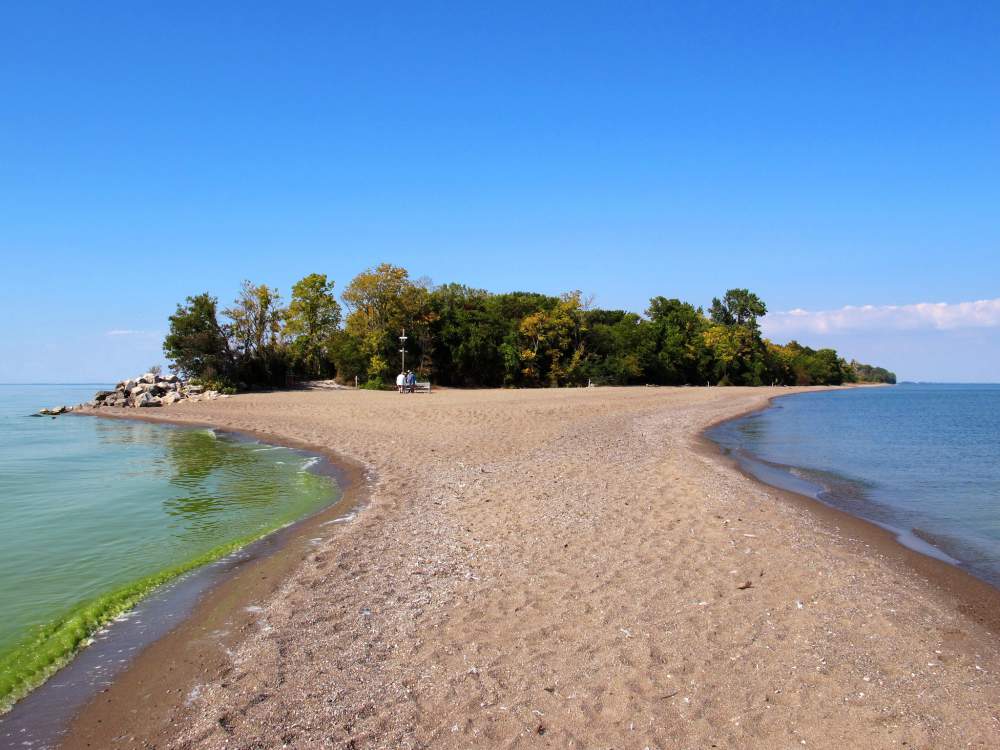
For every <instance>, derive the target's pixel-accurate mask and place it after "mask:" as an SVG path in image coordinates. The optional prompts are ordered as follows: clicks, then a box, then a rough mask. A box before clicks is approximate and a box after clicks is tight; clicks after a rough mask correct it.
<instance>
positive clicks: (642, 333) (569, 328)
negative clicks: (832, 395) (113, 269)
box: [163, 263, 896, 387]
mask: <svg viewBox="0 0 1000 750" xmlns="http://www.w3.org/2000/svg"><path fill="white" fill-rule="evenodd" d="M341 299H342V300H343V303H344V308H346V310H347V316H346V318H343V320H342V309H341V305H340V303H339V302H338V301H337V298H336V296H335V295H334V283H333V281H328V280H327V278H326V276H324V275H322V274H310V275H309V276H306V277H305V278H304V279H302V280H301V281H299V282H298V283H297V284H295V285H294V286H293V287H292V298H291V301H290V303H289V305H288V306H287V307H284V306H283V305H282V301H281V296H280V294H279V293H278V291H277V290H276V289H273V288H271V287H268V286H266V285H260V286H257V285H254V284H251V283H250V282H248V281H247V282H244V284H243V287H242V289H241V291H240V293H239V295H238V296H237V298H236V300H235V302H234V303H233V306H232V307H229V308H227V309H225V310H223V311H222V315H223V316H224V318H223V322H220V321H219V317H218V312H217V307H218V305H217V301H216V299H215V298H213V297H211V296H210V295H208V294H200V295H197V296H195V297H189V298H188V299H187V301H186V303H185V304H183V305H178V307H177V312H176V313H174V315H172V316H171V317H170V332H169V333H168V335H167V338H166V340H165V341H164V346H163V349H164V352H165V353H166V355H167V357H168V358H169V359H170V360H171V361H172V362H173V369H174V370H175V371H177V372H179V373H181V374H183V375H185V376H187V377H192V378H197V379H201V380H206V381H213V382H216V383H218V384H220V385H222V386H230V387H248V386H272V385H286V384H289V383H291V382H294V381H297V380H308V379H315V378H327V377H336V378H338V379H339V380H341V381H343V382H354V380H355V378H357V379H358V381H359V382H361V383H364V384H366V385H367V386H369V387H381V386H382V384H384V383H389V382H392V381H393V379H394V377H395V374H396V372H398V368H399V361H400V352H399V349H400V339H399V337H400V336H401V335H402V332H403V331H404V330H405V332H406V336H407V339H406V356H407V360H406V362H407V367H409V368H412V369H414V370H415V371H416V372H417V373H418V375H419V376H420V377H422V378H430V379H432V380H433V381H434V382H435V383H438V384H441V385H453V386H464V387H475V386H487V387H496V386H509V387H535V386H552V387H556V386H579V385H587V384H588V383H594V384H598V385H630V384H657V385H688V384H691V385H706V384H711V385H770V384H784V385H839V384H841V383H848V382H880V383H894V382H895V381H896V376H895V375H894V374H893V373H891V372H889V371H887V370H885V369H883V368H880V367H873V366H871V365H864V364H860V363H858V362H854V361H852V362H846V361H845V360H844V359H843V358H841V357H840V356H838V355H837V352H835V351H834V350H833V349H819V350H814V349H810V348H809V347H807V346H802V345H801V344H799V343H798V342H795V341H791V342H789V343H788V344H785V345H783V346H782V345H779V344H775V343H772V342H771V341H768V340H767V339H765V338H763V337H762V336H761V332H760V323H759V321H760V318H762V317H763V316H765V315H766V314H767V306H766V305H765V304H764V302H763V301H762V300H761V299H760V298H759V297H758V296H757V295H756V294H753V293H752V292H751V291H749V290H748V289H730V290H729V291H727V292H726V293H725V294H724V295H723V296H722V297H721V298H716V299H714V300H712V305H711V306H710V307H709V310H708V314H707V315H706V314H705V312H704V311H703V310H702V309H701V308H700V307H695V306H694V305H691V304H689V303H687V302H682V301H681V300H679V299H668V298H665V297H654V298H653V299H651V300H650V301H649V307H648V308H647V309H646V311H645V314H644V315H637V314H636V313H632V312H626V311H624V310H601V309H598V308H595V307H593V306H592V305H590V304H589V303H588V301H586V300H584V299H583V298H582V297H581V295H580V293H579V292H570V293H568V294H564V295H561V296H559V297H553V296H549V295H544V294H536V293H533V292H509V293H506V294H492V293H490V292H486V291H484V290H482V289H471V288H469V287H466V286H463V285H461V284H443V285H441V286H431V285H430V284H429V283H425V282H418V281H414V280H413V279H411V278H410V275H409V273H407V271H406V270H405V269H403V268H399V267H398V266H393V265H390V264H388V263H384V264H382V265H380V266H378V267H377V268H373V269H368V270H366V271H364V272H362V273H360V274H358V276H356V277H355V278H354V280H353V281H351V283H350V284H349V285H348V286H347V287H346V288H345V290H344V292H343V294H342V295H341Z"/></svg>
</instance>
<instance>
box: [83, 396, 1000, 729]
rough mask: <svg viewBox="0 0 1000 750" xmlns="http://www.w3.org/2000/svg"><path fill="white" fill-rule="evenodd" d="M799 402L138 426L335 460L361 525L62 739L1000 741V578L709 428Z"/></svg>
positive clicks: (246, 573)
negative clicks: (972, 572)
mask: <svg viewBox="0 0 1000 750" xmlns="http://www.w3.org/2000/svg"><path fill="white" fill-rule="evenodd" d="M795 390H808V389H790V388H778V389H767V388H756V389H750V388H677V389H674V388H595V389H573V390H521V391H513V390H512V391H499V390H498V391H490V390H483V391H455V390H444V391H438V392H435V393H433V394H431V395H429V396H428V395H406V396H401V395H399V394H396V393H386V392H364V391H318V390H317V391H296V392H280V393H262V394H247V395H240V396H236V397H232V398H229V399H222V400H219V401H215V402H209V403H204V402H203V403H182V404H179V405H175V406H173V407H169V408H163V409H158V410H151V409H150V410H141V411H142V416H143V417H144V418H148V419H154V420H155V419H163V420H170V421H175V422H182V423H183V422H189V423H196V424H208V425H213V426H217V427H221V428H226V429H231V430H237V431H242V432H248V433H253V434H256V435H259V436H261V437H264V438H265V439H269V440H272V441H275V442H280V443H285V444H290V445H296V446H308V447H311V448H313V449H316V450H321V451H324V452H328V453H330V454H332V455H334V456H335V457H337V458H338V460H340V461H341V463H342V464H343V466H344V467H345V471H346V472H347V473H346V475H345V476H347V477H348V487H347V493H348V494H349V495H351V497H352V502H360V503H361V505H362V506H364V509H363V510H361V511H360V512H359V513H358V514H357V515H356V517H355V518H354V519H353V520H350V521H348V522H343V523H341V522H337V523H334V522H331V519H328V518H325V517H318V518H316V519H313V520H312V521H310V522H309V523H306V524H303V525H302V527H301V529H300V530H299V533H298V535H297V537H296V541H295V542H294V543H289V544H288V545H287V546H286V547H285V548H284V549H283V551H282V552H280V553H277V554H275V555H273V556H271V557H269V558H266V559H262V560H259V561H255V562H254V563H253V564H250V565H248V566H246V568H245V569H244V570H243V571H241V572H240V574H238V575H237V576H236V577H234V579H233V580H231V581H230V582H228V583H227V584H225V585H224V586H223V587H220V588H221V589H222V590H220V591H216V592H213V594H212V595H211V596H209V597H207V598H206V601H204V602H203V603H202V604H201V605H200V606H199V609H198V611H196V613H195V614H194V616H192V618H191V619H190V620H189V621H188V622H186V623H185V624H184V625H182V626H181V627H180V628H178V629H177V630H176V631H174V632H173V633H172V634H171V635H169V636H167V637H166V638H164V639H162V640H161V641H160V642H158V643H157V644H155V645H154V646H153V647H151V648H149V649H147V651H146V652H144V653H143V654H142V655H140V656H139V657H138V658H137V659H136V660H135V662H134V663H133V664H132V666H131V667H130V668H129V669H128V670H127V672H126V673H125V674H124V675H123V676H122V677H121V678H120V679H118V680H117V681H116V682H115V684H114V685H112V686H111V687H110V688H109V689H108V690H107V691H106V692H103V693H101V694H100V695H99V696H98V697H97V699H95V700H94V701H93V702H92V703H91V704H90V705H89V706H88V707H87V709H85V710H84V711H83V713H82V714H81V715H80V716H79V717H78V719H77V721H76V722H75V724H74V725H73V726H72V728H71V732H70V735H69V736H68V738H67V740H66V742H65V745H64V747H66V748H84V747H89V748H112V747H144V748H152V747H155V748H272V747H274V748H277V747H295V748H314V747H336V748H356V749H359V748H468V747H484V748H493V747H497V748H514V747H573V748H707V747H720V748H747V747H755V748H757V747H759V748H792V747H820V748H826V747H830V748H833V747H836V748H845V747H865V748H871V747H876V748H881V747H887V748H888V747H917V748H956V747H996V746H997V743H998V738H1000V708H998V707H1000V648H998V645H1000V638H998V630H997V628H1000V607H998V606H997V605H998V604H1000V595H998V592H997V591H996V590H995V589H992V588H990V587H989V586H987V585H986V584H983V583H980V582H978V581H976V580H975V579H972V578H971V577H969V576H967V575H965V574H964V573H962V572H961V571H958V570H957V569H953V568H949V567H948V566H946V565H945V564H943V563H940V562H937V561H934V560H930V559H928V558H923V557H920V556H919V555H916V554H915V553H912V552H909V551H907V550H905V549H904V548H902V547H900V546H899V545H897V544H895V542H894V541H893V540H892V539H891V537H890V536H889V535H888V534H886V533H885V532H882V531H880V530H879V529H877V528H875V527H872V526H870V525H868V524H866V523H864V522H861V521H857V520H855V519H852V518H850V517H848V516H845V515H843V514H841V513H838V512H836V511H833V510H830V509H826V508H824V507H823V506H820V505H819V504H817V503H813V502H811V501H807V500H805V499H802V498H798V497H796V496H792V495H789V494H787V493H783V492H781V491H779V490H775V489H771V488H768V487H766V486H764V485H761V484H760V483H758V482H756V481H754V480H752V479H750V478H748V477H746V476H744V475H743V474H742V473H740V472H739V471H738V470H737V469H736V468H735V467H734V466H732V465H730V463H729V462H727V460H726V459H724V458H723V457H721V456H720V455H719V454H718V452H717V451H715V450H714V449H712V447H711V446H709V445H707V444H706V443H705V441H704V440H703V439H702V438H701V437H700V432H701V431H702V430H703V429H704V428H706V427H707V426H709V425H710V424H712V423H715V422H717V421H719V420H723V419H727V418H731V417H734V416H736V415H739V414H741V413H745V412H747V411H751V410H754V409H759V408H762V407H764V406H765V405H766V404H767V400H768V399H769V398H771V397H773V396H775V395H785V394H788V393H792V392H794V391H795ZM138 411H139V410H135V412H138ZM135 412H133V411H132V410H129V411H128V416H132V415H133V414H134V413H135Z"/></svg>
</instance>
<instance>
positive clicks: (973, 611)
mask: <svg viewBox="0 0 1000 750" xmlns="http://www.w3.org/2000/svg"><path fill="white" fill-rule="evenodd" d="M713 390H714V389H713ZM797 392H801V391H797ZM634 395H635V396H636V397H637V398H638V396H639V393H638V392H637V393H635V394H634ZM713 395H715V394H713ZM784 395H791V394H785V393H779V394H775V395H773V396H769V397H768V398H767V399H766V402H764V403H763V405H761V402H762V399H763V397H764V394H759V395H755V394H751V396H746V394H745V392H744V393H743V394H739V393H738V392H737V391H733V400H735V399H737V397H739V398H744V397H745V398H747V399H748V400H750V401H752V402H753V403H752V404H751V405H750V406H749V407H747V408H745V409H743V410H742V411H739V412H737V413H733V412H731V411H730V412H729V413H727V414H725V415H724V416H722V417H721V418H719V419H717V420H714V421H712V422H711V423H708V424H702V425H701V426H700V429H699V430H697V431H695V432H694V433H692V434H690V435H688V438H687V439H688V440H690V444H691V447H692V449H693V453H695V454H696V455H700V456H701V457H702V458H704V459H706V460H708V461H710V462H712V463H713V464H715V465H717V466H720V467H723V471H725V470H727V469H736V471H735V472H732V473H733V474H736V475H738V476H740V477H742V478H743V479H744V480H749V481H750V482H751V483H752V484H753V485H754V486H757V487H760V488H764V490H765V494H767V495H771V496H777V497H778V498H779V499H781V500H784V501H787V505H788V506H789V507H791V508H795V509H797V510H798V511H800V512H803V513H805V514H806V516H808V517H809V518H811V519H812V520H813V521H816V522H818V524H819V525H820V526H823V527H825V528H826V529H827V530H828V531H829V533H830V534H831V535H832V536H836V537H839V538H840V541H838V542H837V544H838V545H842V546H844V547H845V548H849V549H850V551H851V554H852V555H859V556H861V557H862V558H863V559H866V560H868V561H869V562H871V563H873V564H874V565H875V566H876V567H879V568H882V567H886V568H889V569H890V570H891V571H897V572H899V573H903V574H904V576H907V577H908V578H910V579H912V580H911V581H910V584H911V587H912V585H927V584H929V585H930V586H931V588H932V593H931V597H932V599H937V600H939V601H944V602H946V606H947V607H948V608H950V609H953V610H954V611H955V612H956V613H957V614H958V615H959V616H961V617H963V618H968V619H970V620H973V621H975V622H976V623H978V624H979V625H980V626H982V627H984V628H986V629H988V630H989V632H987V635H990V633H996V632H998V630H997V629H998V627H1000V618H998V617H997V615H995V614H994V613H995V612H997V611H998V608H996V604H997V603H998V602H1000V592H998V591H997V590H996V589H994V588H993V587H991V586H989V585H988V584H986V583H984V582H982V581H980V580H979V579H976V578H974V577H973V576H971V575H970V574H968V573H966V572H965V571H962V570H960V569H958V568H954V567H953V566H950V565H947V564H946V563H942V562H940V561H937V560H934V559H932V558H927V557H925V556H923V555H920V554H919V553H917V552H914V551H912V550H909V549H908V548H906V547H904V546H903V545H901V544H900V543H899V542H898V541H897V540H896V539H895V538H894V537H893V536H892V535H891V534H890V533H889V532H887V531H886V530H884V529H882V528H880V527H877V526H875V525H873V524H870V523H868V522H866V521H863V520H862V519H859V518H856V517H854V516H850V515H849V514H847V513H845V512H843V511H839V510H836V509H834V508H831V507H829V506H826V505H824V504H822V503H821V502H820V501H818V500H815V499H812V498H808V497H805V496H801V495H797V494H795V493H792V492H788V491H785V490H781V489H780V488H775V487H772V486H771V485H767V484H765V483H763V482H761V481H760V480H757V479H756V478H754V477H752V476H750V475H748V474H746V473H745V472H743V471H742V470H741V468H740V467H739V466H738V464H737V462H736V461H735V460H734V459H732V458H731V457H728V456H726V455H725V454H724V453H723V452H722V450H721V447H720V446H718V445H717V444H716V443H714V441H711V440H710V439H709V438H708V437H707V436H706V435H705V434H704V433H705V431H707V430H708V429H709V428H710V427H711V426H713V425H714V424H717V423H719V422H722V421H730V420H732V419H737V418H740V417H742V416H745V415H746V414H749V413H752V412H755V411H760V410H762V409H766V408H768V406H769V405H770V402H771V400H773V398H775V397H779V396H784ZM515 397H516V396H511V398H515ZM489 398H492V397H489ZM499 398H506V397H499ZM538 398H541V397H538ZM533 399H534V397H531V398H529V399H528V401H532V400H533ZM660 408H661V409H662V407H660ZM199 411H201V410H199ZM108 416H112V415H108ZM114 416H115V417H117V416H118V415H114ZM191 416H194V415H191ZM136 417H138V418H145V419H147V420H148V421H155V422H163V421H168V422H172V423H177V424H182V425H185V426H190V425H193V424H197V425H198V426H204V427H211V428H213V429H221V430H227V431H235V432H242V433H245V434H252V435H253V436H254V437H257V438H259V439H262V440H264V441H266V442H270V443H274V444H281V445H287V446H290V447H295V448H299V449H305V450H309V451H311V452H322V453H324V454H325V455H327V456H335V457H336V460H337V461H344V460H346V459H345V457H344V456H342V455H339V454H337V453H334V452H333V451H331V450H330V449H329V448H322V446H321V445H320V444H318V443H311V442H308V441H305V440H301V439H296V438H294V437H292V436H290V435H285V434H279V433H278V432H271V431H268V430H248V429H245V426H244V427H238V428H235V427H232V426H231V424H230V423H228V422H227V421H226V420H221V421H220V420H218V419H213V418H208V419H201V420H198V421H197V422H195V421H193V420H187V419H183V420H178V421H176V422H174V420H170V419H164V418H163V417H160V416H158V415H149V416H148V417H146V416H145V415H142V416H140V415H135V417H133V416H132V415H128V416H124V415H122V417H121V418H136ZM355 468H356V470H358V471H359V472H362V473H363V471H364V469H363V468H361V464H359V463H355ZM359 476H361V474H359ZM371 484H372V485H374V484H375V482H374V481H372V483H371ZM355 486H356V485H355ZM348 491H349V490H348V488H347V487H345V488H344V497H345V498H346V497H347V494H348ZM486 502H489V500H486ZM391 505H393V504H390V506H391ZM626 505H628V503H626ZM393 510H394V508H393V507H386V508H382V509H381V510H380V511H379V513H377V514H376V516H377V517H373V518H368V519H366V526H368V530H372V527H373V526H374V527H376V530H377V526H378V525H379V524H381V523H384V522H385V521H386V519H387V518H388V517H389V516H387V515H386V513H390V514H391V513H392V512H393ZM718 517H719V518H721V516H718ZM741 520H742V519H741ZM306 536H308V533H307V532H303V533H300V534H299V535H298V544H297V545H296V546H297V550H296V553H294V554H284V555H283V562H282V564H281V565H280V566H278V568H277V569H267V570H263V569H262V570H261V571H260V572H262V573H264V574H265V575H269V576H270V577H271V578H272V580H271V581H270V583H269V584H268V585H264V586H262V587H259V588H253V589H251V588H247V587H248V586H251V587H252V586H254V584H255V582H256V581H257V578H258V576H256V575H254V574H253V573H252V572H251V574H250V575H242V576H241V575H240V574H237V575H236V576H234V577H233V578H232V579H231V580H230V581H228V582H227V583H226V584H222V585H220V587H219V589H218V590H213V591H212V592H210V593H209V594H207V595H206V596H205V597H204V598H203V601H202V602H201V603H200V605H199V607H198V611H196V612H195V613H193V614H192V616H191V617H189V618H188V619H187V620H186V621H185V622H184V623H183V624H182V625H181V626H179V627H178V628H176V629H175V630H173V631H172V632H171V633H170V634H168V635H167V636H165V637H164V638H163V639H160V640H159V641H157V642H156V643H155V644H154V645H153V646H151V647H150V648H149V649H148V650H147V651H146V652H144V653H143V654H140V655H139V656H138V657H137V658H136V660H135V661H134V662H133V664H132V665H131V666H130V668H129V669H128V670H127V672H126V673H125V674H124V675H123V676H122V677H121V678H119V679H118V680H116V682H115V684H114V685H112V687H111V689H110V690H109V694H106V695H104V696H102V697H101V700H100V701H94V702H93V703H92V704H91V705H89V706H87V707H86V708H85V709H84V711H82V712H81V713H80V714H79V715H78V716H77V718H76V720H75V721H74V722H73V724H72V725H71V730H72V733H71V735H70V736H69V737H68V738H67V741H66V742H65V743H64V744H63V745H62V747H67V748H75V747H87V746H90V747H94V746H110V743H112V742H113V741H114V740H115V738H120V737H122V736H124V735H123V732H122V730H125V731H126V732H135V733H134V734H128V735H127V736H129V737H130V738H133V737H139V736H141V737H148V738H156V739H157V741H159V742H164V743H166V742H168V741H169V740H170V739H171V738H175V737H177V736H180V733H179V731H178V730H177V728H176V726H175V722H176V721H177V717H178V716H180V715H184V714H187V715H190V714H191V711H190V710H188V709H185V708H184V707H183V706H178V703H180V702H182V701H181V696H180V692H179V691H183V690H185V689H188V688H190V687H191V685H195V686H198V685H201V684H202V681H203V680H206V678H207V680H206V681H208V682H211V681H218V680H220V679H221V680H222V683H221V684H222V686H223V687H225V685H226V677H225V675H226V674H229V673H231V672H232V670H233V664H232V659H231V658H230V656H229V655H226V654H222V653H219V651H218V650H213V649H211V648H207V647H206V644H205V643H204V640H205V638H204V636H205V633H206V632H210V631H211V630H212V629H216V630H217V629H219V627H218V626H220V625H222V624H225V625H227V627H228V629H229V630H230V631H236V632H237V633H238V635H236V636H234V637H232V638H231V640H230V641H228V642H227V643H228V644H229V645H232V646H236V645H237V644H238V642H239V641H240V640H243V639H245V638H247V637H250V636H251V635H253V634H255V633H256V630H257V626H255V624H254V621H255V617H254V616H253V615H252V614H250V615H249V616H247V614H245V613H244V610H245V608H246V606H247V604H246V603H247V602H254V601H262V600H263V599H266V598H267V597H269V596H273V595H275V594H276V592H277V591H278V590H279V589H281V588H282V587H285V588H287V587H288V586H291V587H292V588H296V587H297V584H298V582H297V581H296V580H295V578H293V577H292V574H293V573H296V572H300V573H301V572H302V568H301V566H302V565H304V564H306V558H308V557H310V555H312V558H316V559H318V558H321V557H323V556H325V555H326V554H327V553H326V552H315V551H314V549H312V548H310V547H308V546H303V542H307V541H308V540H305V539H304V537H306ZM744 536H751V537H752V536H755V535H754V534H745V535H744ZM331 543H332V544H333V545H336V539H334V540H332V542H331ZM320 567H322V565H320ZM246 572H247V571H243V573H244V574H245V573H246ZM734 572H735V571H734ZM761 575H763V572H762V573H761ZM273 579H279V580H273ZM473 580H475V579H473ZM286 584H287V585H286ZM344 593H347V592H344ZM991 604H992V606H990V605H991ZM234 618H235V619H234ZM233 626H234V627H233ZM254 637H255V638H256V636H254ZM970 638H971V639H972V640H971V641H970V640H969V639H970ZM257 639H258V640H259V638H257ZM946 641H947V642H948V643H949V646H950V647H951V646H955V647H961V648H962V649H963V650H966V649H968V648H973V647H974V648H977V649H979V650H984V649H982V648H980V647H979V645H976V644H981V645H983V646H993V645H995V644H990V643H985V642H982V641H981V640H980V639H979V637H976V636H973V635H972V634H969V633H965V634H962V635H957V636H955V637H950V640H949V639H946ZM199 643H200V644H201V645H199ZM354 666H355V667H358V668H364V665H363V664H362V665H360V666H359V665H357V664H355V665H354ZM345 671H346V665H345ZM262 695H263V694H262ZM186 700H188V702H189V703H190V702H192V701H191V696H190V695H188V697H187V699H186ZM202 700H203V699H196V700H195V701H194V702H195V703H198V702H200V701H202ZM208 700H209V701H212V702H214V699H213V698H209V699H208ZM208 705H211V703H209V704H205V707H206V708H207V706H208ZM387 710H388V709H387ZM137 711H140V712H142V714H143V716H142V718H141V719H138V720H137V719H136V718H135V715H136V712H137ZM248 711H249V710H248V709H243V711H241V713H240V714H239V715H238V716H237V715H233V714H232V713H224V714H223V715H222V718H220V719H219V720H218V721H217V722H216V721H214V720H213V721H212V722H211V725H214V730H212V729H211V728H210V726H211V725H205V724H204V722H202V725H203V728H202V729H201V730H200V732H201V733H200V734H198V735H193V734H192V733H191V732H188V733H187V734H186V735H184V736H186V737H188V739H187V740H186V741H187V742H190V741H191V739H190V738H191V737H193V736H198V737H201V738H202V740H204V741H206V742H208V739H207V738H209V737H211V735H212V732H213V731H214V732H215V733H216V734H219V733H220V732H221V735H220V736H221V737H222V738H231V737H234V736H241V735H240V734H239V731H240V730H239V729H238V728H237V724H238V722H240V721H243V713H247V712H248ZM359 715H361V714H359ZM130 716H131V719H130V718H129V717H130ZM373 718H377V717H373ZM123 719H124V722H123ZM353 723H354V722H350V723H349V724H347V725H345V726H346V727H347V728H348V729H347V731H350V727H351V726H352V724H353ZM456 726H458V725H456ZM538 726H543V725H541V724H539V725H538ZM220 727H221V730H220ZM536 728H537V727H536ZM272 729H273V730H274V731H277V730H278V729H279V727H273V728H272ZM259 731H261V732H266V730H265V729H260V730H259ZM243 736H249V735H243ZM289 736H292V735H289ZM430 736H433V737H436V738H437V739H439V740H445V739H451V738H450V737H448V735H447V734H441V735H433V734H432V735H430ZM456 739H459V738H456ZM102 742H103V743H104V744H102ZM223 744H224V741H223V739H220V740H219V744H218V745H211V746H219V747H221V746H222V745H223ZM445 744H447V743H445ZM454 746H461V745H460V744H459V745H454Z"/></svg>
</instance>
